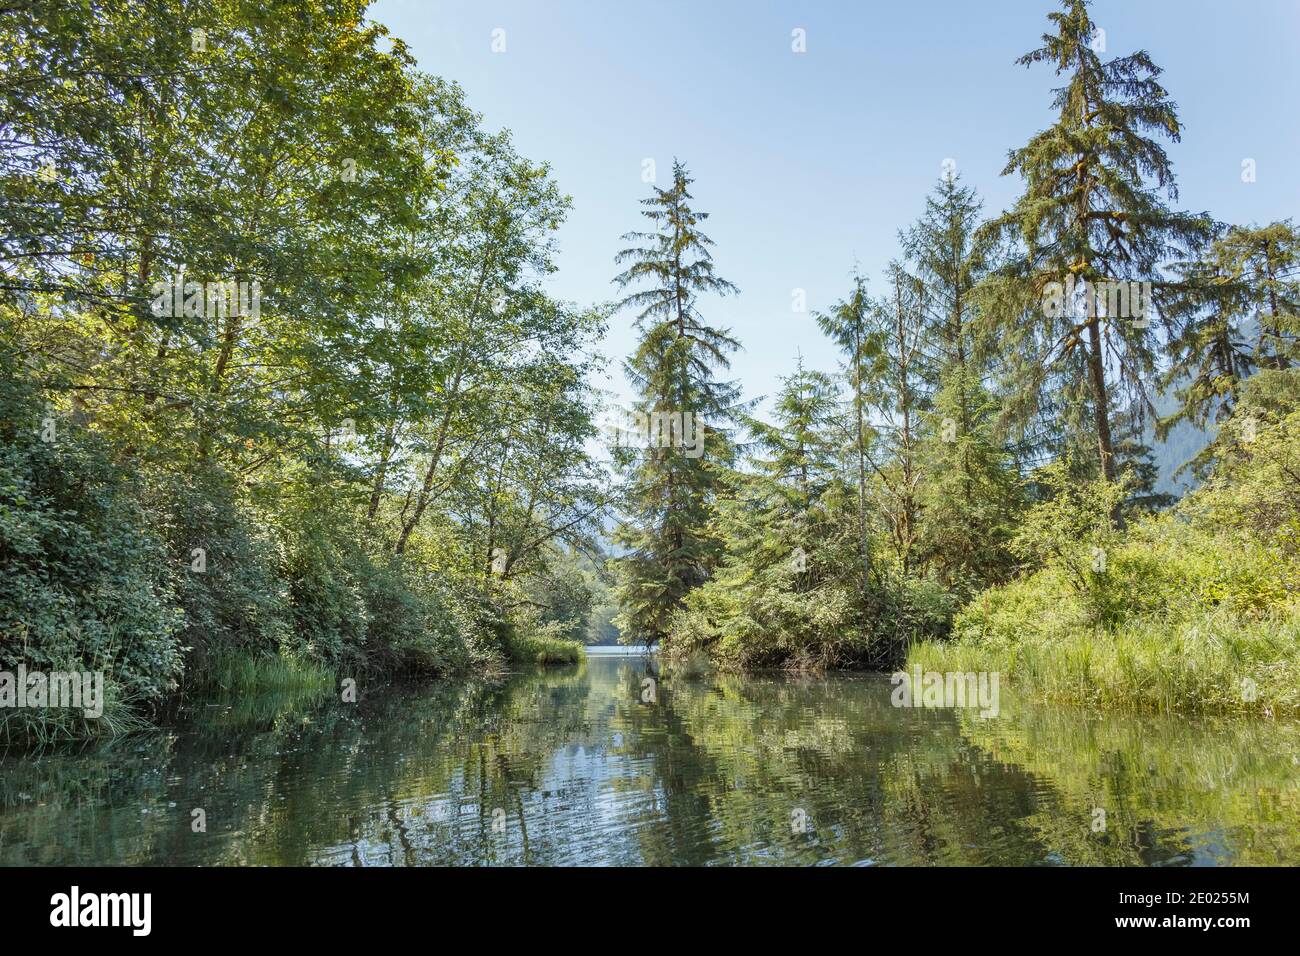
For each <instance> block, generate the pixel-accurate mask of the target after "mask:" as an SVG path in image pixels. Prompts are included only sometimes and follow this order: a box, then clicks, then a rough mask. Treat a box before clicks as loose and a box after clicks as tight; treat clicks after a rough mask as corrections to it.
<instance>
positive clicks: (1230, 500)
mask: <svg viewBox="0 0 1300 956" xmlns="http://www.w3.org/2000/svg"><path fill="white" fill-rule="evenodd" d="M1050 20H1051V29H1050V31H1049V32H1048V33H1047V34H1045V35H1044V37H1043V45H1042V46H1041V47H1039V48H1038V49H1036V50H1034V51H1032V52H1030V53H1028V54H1026V55H1025V56H1024V57H1023V58H1022V59H1021V61H1020V62H1021V63H1022V64H1024V65H1026V66H1033V65H1036V64H1045V65H1047V66H1050V67H1052V68H1054V69H1055V71H1056V73H1057V75H1058V77H1059V82H1058V89H1057V90H1056V92H1055V100H1054V107H1055V109H1056V110H1057V113H1058V116H1057V120H1056V122H1055V123H1053V124H1052V125H1051V126H1050V127H1049V128H1047V129H1045V130H1043V131H1042V132H1040V133H1038V134H1037V135H1035V136H1034V137H1033V138H1032V139H1031V140H1030V141H1029V142H1028V143H1027V144H1026V145H1025V146H1023V147H1020V148H1017V149H1014V150H1012V151H1011V153H1010V156H1009V160H1008V163H1007V166H1006V169H1005V173H1006V174H1016V175H1018V176H1019V177H1020V178H1021V180H1022V181H1023V184H1024V190H1023V194H1022V195H1021V196H1020V198H1019V199H1018V200H1017V201H1016V202H1015V203H1014V204H1013V205H1012V207H1011V208H1009V209H1008V210H1006V211H1005V212H1003V213H1001V214H999V215H995V216H992V217H988V218H986V217H985V216H984V214H983V210H982V203H981V201H980V199H979V197H978V195H977V193H976V192H975V190H974V189H973V188H971V187H970V186H967V185H965V184H963V183H962V182H961V181H960V178H959V177H958V176H957V175H956V174H955V172H951V171H949V172H947V173H946V174H945V176H944V177H943V178H942V180H941V181H940V183H939V184H938V186H937V187H936V189H935V190H934V192H933V194H932V195H931V196H930V197H928V198H927V199H926V201H925V206H924V210H923V212H922V214H921V216H920V217H919V219H918V220H917V221H916V222H915V223H914V224H913V225H912V226H910V227H908V228H907V229H904V230H903V231H902V232H901V233H900V250H899V256H898V258H897V259H896V260H895V261H894V262H892V263H890V264H889V266H888V268H887V269H886V270H885V275H884V283H883V286H884V287H883V291H882V292H881V294H879V295H876V296H872V295H870V294H869V293H868V287H867V282H866V280H865V278H864V277H860V276H859V277H857V278H855V280H854V282H853V283H852V286H851V288H850V289H849V290H848V291H847V294H846V295H845V297H844V299H843V300H842V301H841V302H839V303H838V304H836V305H835V306H834V307H833V308H831V309H830V310H828V311H827V312H826V313H825V314H822V315H819V316H817V319H818V322H819V325H820V327H821V329H822V331H823V332H824V333H825V334H826V335H827V336H829V337H830V339H831V340H832V341H833V342H834V344H835V345H836V347H837V348H838V349H839V350H840V351H841V353H842V355H843V362H842V367H841V369H840V370H839V374H838V375H835V376H832V375H828V374H825V373H823V372H820V371H812V370H807V369H804V368H803V367H802V365H800V366H799V367H798V368H796V369H795V371H794V372H792V374H790V375H789V376H788V377H787V378H786V379H785V381H784V384H783V387H782V389H781V391H780V393H779V394H778V395H776V396H775V398H774V400H773V402H772V409H771V416H770V420H768V421H760V420H757V419H756V418H754V417H752V416H751V415H750V414H749V407H748V406H746V405H745V404H744V403H742V402H741V401H740V400H739V395H738V393H737V392H736V391H735V390H734V388H733V387H731V386H729V385H727V384H726V383H720V382H718V381H716V380H715V379H714V378H713V377H712V375H713V372H714V371H715V370H717V369H725V367H726V357H727V354H728V352H730V351H731V350H733V349H734V347H735V345H736V340H735V339H734V338H732V336H731V333H730V332H729V331H727V330H721V329H714V328H711V327H710V326H708V325H707V323H706V322H705V320H704V318H703V316H702V297H703V296H704V295H706V294H707V293H718V292H721V293H726V292H731V291H734V290H733V289H732V287H731V286H730V285H729V284H728V283H725V282H723V281H722V280H720V279H718V278H716V277H715V275H714V271H713V264H712V258H711V255H710V251H709V247H710V243H709V241H708V239H707V237H706V236H704V235H703V234H702V233H701V232H700V223H701V222H702V221H703V220H704V218H705V214H703V213H700V212H698V211H696V210H695V209H694V208H693V206H692V205H691V196H690V193H689V192H688V191H687V185H688V183H689V182H690V180H689V178H688V177H687V176H686V174H685V171H684V169H682V168H681V167H680V166H678V167H677V168H676V169H675V176H674V182H673V185H672V187H671V188H669V189H656V190H655V194H654V196H653V197H652V198H651V199H650V200H647V204H648V207H649V210H648V213H647V214H648V215H649V216H650V217H651V219H652V221H653V222H654V223H655V225H656V227H657V229H658V231H657V232H656V233H654V234H651V236H638V238H639V239H640V240H641V244H640V245H639V246H638V247H637V248H635V249H633V250H630V251H629V252H628V253H625V256H627V257H628V258H630V259H632V260H633V261H634V262H635V263H636V265H634V267H633V268H632V269H630V270H629V271H627V272H625V273H624V274H623V275H621V276H620V277H619V281H620V282H622V283H625V284H626V283H630V282H634V281H638V280H640V285H639V286H638V291H637V293H636V294H635V295H633V296H631V297H629V298H628V299H627V300H625V304H630V305H634V306H636V307H637V308H639V309H640V312H639V315H638V323H639V324H638V328H639V329H640V331H641V333H642V340H641V348H640V349H639V350H638V352H637V354H636V356H634V358H633V359H632V361H631V362H630V363H629V371H630V372H631V373H632V378H633V380H634V381H635V382H636V383H637V385H638V386H639V388H640V389H641V393H642V396H641V401H640V404H639V405H638V410H641V411H646V410H665V409H667V410H680V409H686V410H697V411H702V412H703V417H704V419H705V420H706V421H707V422H708V428H707V430H706V432H705V444H706V449H707V451H706V454H705V455H704V456H703V457H701V458H699V459H690V458H689V457H687V456H685V455H684V454H683V451H682V449H680V448H676V447H668V448H665V447H663V445H664V443H663V442H655V443H650V442H647V444H648V445H651V446H652V447H649V448H647V449H646V452H645V454H644V455H642V456H640V457H633V458H632V459H631V460H630V461H627V462H626V463H625V464H626V468H627V471H628V484H627V494H628V497H627V501H626V507H625V515H626V517H627V524H626V525H625V526H624V531H623V535H622V541H623V543H624V545H625V546H626V547H628V548H629V549H630V550H631V553H630V554H629V555H628V556H626V557H624V558H623V559H622V560H621V562H620V564H621V572H622V591H621V596H622V601H623V607H624V612H623V617H622V621H621V623H622V626H623V627H624V629H625V631H627V632H629V633H631V634H633V635H637V636H640V637H641V638H642V639H645V640H647V641H656V640H658V641H662V642H663V644H664V647H665V648H666V650H667V652H668V655H669V657H670V658H671V659H674V660H676V661H679V662H688V661H689V662H691V666H694V665H695V663H697V662H698V661H699V660H700V659H701V657H702V656H703V657H704V658H708V659H711V660H712V661H713V662H715V663H718V664H722V665H723V666H728V667H761V666H784V667H790V668H809V667H813V668H824V667H845V666H874V667H896V666H899V665H901V664H903V663H904V662H905V661H906V662H909V663H911V664H921V665H922V666H924V667H927V668H939V669H960V670H979V671H992V670H999V671H1001V672H1003V673H1004V674H1006V675H1008V676H1010V677H1012V678H1013V679H1015V680H1018V681H1021V682H1022V683H1023V684H1024V685H1025V686H1027V687H1029V688H1030V689H1032V690H1034V691H1036V692H1038V693H1041V694H1044V695H1046V696H1050V697H1053V698H1058V699H1068V700H1073V701H1081V702H1089V703H1103V704H1107V705H1112V706H1135V707H1152V708H1164V709H1196V708H1205V709H1219V710H1249V711H1256V712H1265V713H1272V712H1278V711H1280V710H1296V709H1298V708H1300V695H1298V694H1297V691H1296V687H1297V686H1300V685H1297V681H1296V678H1297V676H1300V643H1298V642H1297V636H1298V633H1300V616H1298V613H1297V612H1298V611H1300V607H1298V605H1297V585H1298V584H1300V563H1298V561H1297V558H1298V556H1297V553H1296V542H1297V531H1298V530H1300V526H1298V525H1297V524H1296V519H1297V517H1298V515H1297V512H1296V510H1295V509H1296V507H1297V505H1296V502H1297V501H1300V498H1298V497H1297V492H1298V491H1300V487H1298V486H1297V483H1296V482H1297V475H1300V469H1297V468H1296V467H1295V463H1296V460H1297V456H1300V434H1298V433H1297V431H1296V425H1297V414H1300V413H1298V412H1297V408H1298V407H1300V406H1298V405H1297V402H1296V399H1297V397H1300V370H1298V369H1297V368H1296V364H1295V363H1296V359H1297V357H1298V355H1297V351H1296V342H1297V338H1296V337H1297V334H1300V234H1297V231H1296V230H1295V228H1294V227H1293V225H1292V224H1291V223H1290V222H1289V221H1284V222H1275V223H1271V224H1269V225H1267V226H1263V227H1255V226H1249V227H1247V226H1229V225H1227V224H1223V223H1218V222H1216V221H1214V220H1213V219H1212V217H1211V216H1210V215H1209V214H1207V213H1203V212H1198V213H1188V212H1182V211H1179V210H1177V209H1176V208H1174V207H1173V206H1172V205H1171V203H1173V202H1174V201H1175V200H1176V198H1177V192H1176V188H1175V182H1174V174H1173V170H1172V167H1171V164H1170V161H1169V159H1168V157H1167V155H1166V153H1165V150H1164V147H1163V145H1162V141H1168V140H1171V139H1172V140H1177V139H1178V138H1179V135H1180V132H1181V129H1180V125H1179V122H1178V118H1177V114H1176V111H1175V107H1174V105H1173V103H1172V101H1171V100H1170V98H1169V94H1168V93H1167V92H1166V90H1165V89H1164V88H1163V86H1162V85H1161V82H1160V74H1161V71H1160V69H1159V68H1158V67H1157V66H1156V65H1155V64H1154V63H1153V62H1152V61H1151V59H1150V58H1149V56H1148V55H1147V54H1146V53H1145V52H1138V53H1134V54H1131V55H1128V56H1121V57H1117V58H1113V59H1104V58H1103V57H1102V56H1101V55H1099V53H1098V52H1097V50H1096V49H1095V48H1094V47H1095V44H1093V43H1092V39H1093V36H1094V27H1093V24H1092V22H1091V20H1090V17H1089V11H1088V6H1087V3H1086V2H1083V0H1065V2H1064V3H1063V4H1062V10H1061V11H1059V12H1056V13H1053V14H1051V17H1050ZM1162 356H1163V358H1162ZM1157 403H1159V405H1160V407H1162V408H1164V409H1165V410H1166V411H1165V412H1164V413H1162V414H1160V415H1157V414H1156V408H1157ZM697 417H698V416H697ZM1183 423H1189V424H1190V425H1194V426H1196V427H1198V428H1210V429H1212V430H1213V432H1212V434H1213V435H1214V436H1216V437H1214V439H1213V441H1210V442H1209V443H1208V445H1207V446H1206V447H1205V448H1204V449H1199V448H1198V449H1197V453H1196V454H1195V457H1194V458H1193V459H1192V460H1191V461H1189V462H1188V463H1187V466H1186V467H1187V469H1188V470H1189V471H1190V472H1192V473H1193V474H1194V475H1195V476H1196V477H1197V478H1198V479H1199V480H1200V483H1201V484H1200V487H1199V489H1198V490H1196V491H1195V493H1193V494H1191V495H1190V496H1188V497H1186V498H1185V499H1184V500H1182V501H1181V502H1179V503H1178V504H1177V505H1176V506H1175V507H1173V508H1172V509H1171V508H1170V505H1171V504H1173V502H1172V499H1171V498H1170V497H1169V496H1168V495H1166V494H1162V493H1159V492H1158V491H1157V489H1156V479H1157V470H1156V467H1155V465H1154V462H1153V460H1152V451H1151V442H1152V440H1153V437H1155V436H1161V437H1162V436H1165V435H1167V434H1169V433H1170V431H1171V430H1172V429H1174V428H1176V427H1178V426H1180V425H1181V424H1183ZM656 437H657V436H656ZM710 443H712V444H711V445H710Z"/></svg>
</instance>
